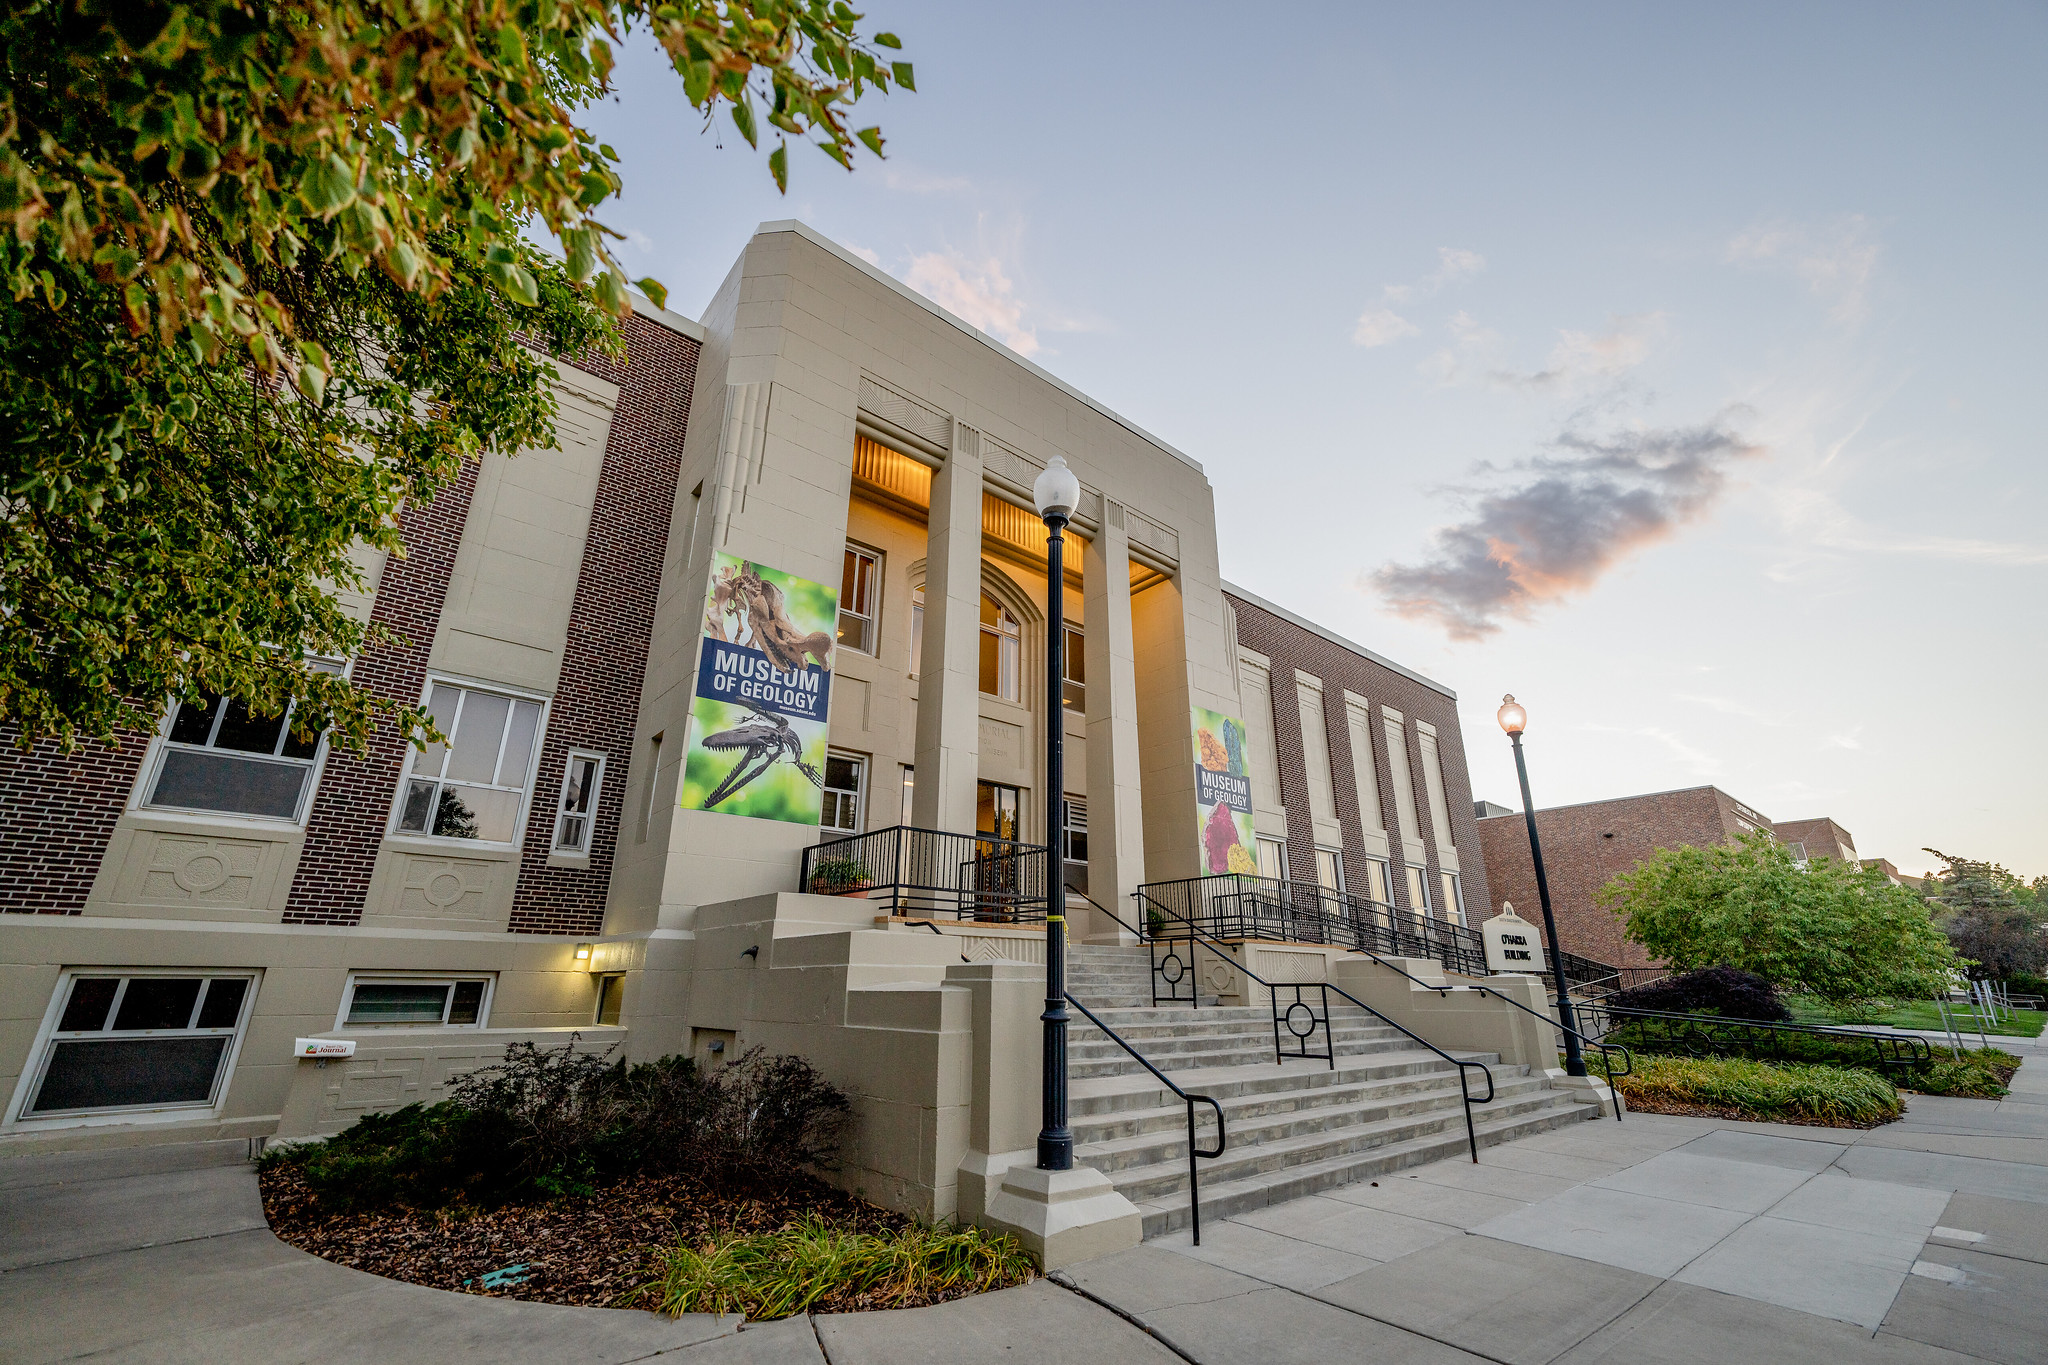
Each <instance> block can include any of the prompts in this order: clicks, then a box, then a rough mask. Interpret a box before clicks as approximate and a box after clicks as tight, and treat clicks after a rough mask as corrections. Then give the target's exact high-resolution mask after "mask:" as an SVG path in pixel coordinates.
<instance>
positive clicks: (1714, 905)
mask: <svg viewBox="0 0 2048 1365" xmlns="http://www.w3.org/2000/svg"><path fill="white" fill-rule="evenodd" d="M1600 902H1601V904H1603V905H1604V906H1606V907H1607V908H1608V909H1609V910H1611V911H1613V912H1614V913H1615V914H1617V915H1620V916H1622V917H1623V919H1625V920H1626V921H1627V933H1628V936H1629V937H1630V938H1632V939H1634V940H1635V941H1636V942H1637V943H1640V944H1642V945H1643V947H1644V948H1645V949H1647V950H1648V951H1649V952H1650V953H1651V954H1652V955H1653V956H1655V957H1658V958H1661V959H1663V960H1664V961H1665V962H1668V963H1669V964H1670V965H1671V966H1672V967H1673V968H1674V969H1676V970H1678V971H1692V970H1695V969H1698V968H1702V967H1714V966H1722V965H1726V966H1730V967H1739V968H1741V969H1742V970H1744V971H1748V972H1754V973H1756V975H1758V976H1760V977H1762V978H1763V979H1764V980H1766V981H1769V982H1771V983H1772V984H1773V985H1776V986H1779V987H1782V988H1787V989H1794V990H1800V991H1804V992H1807V993H1809V994H1812V995H1817V996H1819V997H1821V998H1822V999H1823V1000H1826V1001H1828V1002H1829V1003H1831V1004H1840V1005H1856V1004H1860V1003H1862V1002H1865V1001H1870V1000H1877V999H1888V998H1910V997H1920V998H1924V997H1927V996H1930V995H1933V994H1935V993H1936V992H1939V991H1943V990H1946V989H1947V988H1948V984H1949V980H1950V974H1951V973H1952V972H1953V971H1954V970H1955V969H1956V968H1957V967H1958V966H1959V963H1958V962H1957V960H1956V956H1955V953H1954V952H1953V951H1952V950H1951V949H1950V947H1949V944H1948V940H1947V939H1946V938H1945V937H1944V936H1943V935H1942V933H1941V931H1940V930H1939V929H1937V928H1936V927H1935V926H1934V923H1933V921H1932V920H1931V919H1930V918H1929V916H1928V913H1927V908H1926V906H1925V905H1924V904H1923V903H1922V902H1921V900H1920V898H1919V897H1918V896H1916V895H1915V894H1913V893H1912V892H1911V891H1909V890H1907V889H1906V888H1904V887H1902V886H1894V885H1893V884H1892V883H1891V881H1890V880H1889V879H1888V878H1886V877H1885V875H1884V874H1883V873H1882V872H1880V871H1877V870H1876V869H1875V868H1860V867H1857V866H1855V865H1853V864H1849V863H1843V862H1839V861H1837V860H1835V859H1833V858H1816V859H1813V860H1812V861H1811V862H1810V863H1808V864H1807V865H1806V866H1805V867H1803V868H1802V867H1801V866H1800V865H1799V864H1798V863H1797V862H1796V861H1794V859H1793V856H1792V851H1791V849H1789V848H1788V847H1786V846H1785V845H1784V844H1781V843H1779V842H1778V841H1777V840H1776V839H1774V838H1773V837H1772V836H1771V835H1770V833H1769V832H1768V831H1764V830H1755V831H1751V832H1750V833H1748V834H1746V835H1744V836H1743V837H1742V838H1741V839H1739V840H1735V841H1733V842H1730V843H1726V844H1716V845H1712V846H1710V847H1706V848H1698V847H1691V846H1686V847H1680V848H1666V849H1659V850H1658V851H1657V852H1656V853H1655V854H1654V855H1652V856H1651V857H1649V858H1647V859H1645V860H1644V861H1642V862H1640V863H1638V864H1636V866H1635V867H1634V868H1633V869H1631V870H1630V871H1628V872H1624V873H1622V874H1621V875H1619V876H1617V877H1616V878H1615V879H1614V880H1613V881H1611V882H1609V883H1608V884H1607V885H1606V886H1605V887H1604V888H1602V890H1601V892H1600Z"/></svg>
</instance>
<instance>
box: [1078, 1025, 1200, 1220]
mask: <svg viewBox="0 0 2048 1365" xmlns="http://www.w3.org/2000/svg"><path fill="white" fill-rule="evenodd" d="M1067 1003H1068V1004H1069V1005H1072V1006H1073V1007H1074V1008H1075V1009H1077V1010H1079V1011H1081V1013H1083V1014H1085V1015H1087V1016H1088V1022H1089V1023H1091V1024H1093V1025H1095V1027H1097V1028H1099V1029H1101V1030H1102V1034H1103V1036H1104V1037H1105V1038H1107V1039H1109V1040H1110V1041H1111V1042H1112V1043H1115V1044H1116V1045H1117V1046H1118V1047H1120V1048H1122V1049H1123V1050H1124V1051H1125V1052H1128V1053H1130V1054H1131V1056H1133V1057H1134V1058H1136V1059H1137V1062H1138V1065H1139V1066H1142V1067H1144V1068H1145V1069H1146V1070H1147V1071H1149V1072H1151V1073H1152V1077H1153V1079H1154V1080H1156V1081H1158V1082H1159V1083H1160V1084H1161V1085H1163V1086H1165V1087H1166V1088H1167V1089H1168V1090H1171V1091H1172V1092H1173V1093H1174V1094H1175V1095H1178V1096H1179V1097H1180V1100H1181V1103H1183V1104H1185V1105H1187V1107H1188V1213H1189V1215H1190V1216H1191V1217H1192V1218H1193V1219H1194V1233H1195V1238H1194V1240H1195V1245H1196V1246H1200V1245H1201V1244H1202V1173H1201V1171H1200V1170H1199V1169H1198V1168H1197V1166H1196V1164H1195V1158H1197V1157H1201V1158H1203V1159H1204V1160H1209V1161H1213V1160H1215V1159H1216V1158H1217V1157H1219V1156H1222V1155H1223V1148H1224V1145H1225V1143H1224V1133H1223V1106H1222V1105H1220V1104H1218V1103H1217V1102H1216V1101H1215V1100H1214V1099H1212V1098H1210V1097H1209V1096H1207V1095H1190V1094H1189V1093H1188V1092H1187V1091H1185V1090H1183V1089H1181V1088H1180V1087H1179V1086H1177V1085H1175V1084H1174V1083H1173V1082H1172V1081H1171V1080H1169V1079H1167V1075H1166V1073H1165V1072H1164V1071H1161V1070H1160V1069H1159V1068H1158V1067H1156V1066H1154V1065H1152V1063H1151V1062H1150V1061H1149V1060H1147V1059H1146V1057H1145V1054H1144V1053H1142V1052H1140V1051H1138V1049H1136V1048H1134V1047H1132V1046H1131V1045H1130V1043H1129V1041H1127V1040H1126V1039H1125V1038H1124V1036H1123V1035H1122V1034H1120V1033H1118V1032H1117V1031H1116V1030H1115V1029H1113V1028H1111V1027H1110V1026H1109V1025H1107V1024H1105V1023H1103V1022H1102V1020H1101V1019H1099V1018H1097V1017H1096V1014H1095V1011H1094V1010H1091V1009H1089V1008H1088V1007H1087V1006H1086V1005H1084V1004H1082V1003H1081V1002H1080V1001H1078V1000H1076V999H1075V998H1074V997H1073V995H1072V994H1071V993H1069V994H1068V996H1067ZM1197 1103H1200V1104H1206V1105H1208V1106H1209V1107H1210V1108H1211V1109H1214V1110H1215V1111H1216V1146H1215V1147H1214V1148H1213V1149H1211V1150H1208V1151H1204V1150H1203V1149H1202V1148H1200V1147H1198V1146H1196V1145H1195V1105H1196V1104H1197Z"/></svg>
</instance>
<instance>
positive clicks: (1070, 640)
mask: <svg viewBox="0 0 2048 1365" xmlns="http://www.w3.org/2000/svg"><path fill="white" fill-rule="evenodd" d="M1061 633H1062V635H1063V637H1064V638H1063V640H1062V641H1061V643H1062V644H1063V645H1064V648H1063V649H1061V651H1060V709H1061V710H1062V711H1071V712H1073V713H1074V714H1075V715H1077V716H1082V717H1085V716H1087V714H1088V683H1087V681H1086V679H1087V675H1088V663H1087V640H1088V637H1087V634H1086V632H1085V631H1083V630H1082V628H1081V627H1080V626H1077V625H1074V624H1072V623H1071V622H1062V623H1061ZM1077 666H1078V667H1079V670H1080V672H1079V675H1078V676H1077V675H1076V672H1075V669H1076V667H1077Z"/></svg>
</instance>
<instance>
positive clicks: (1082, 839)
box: [1060, 796, 1088, 891]
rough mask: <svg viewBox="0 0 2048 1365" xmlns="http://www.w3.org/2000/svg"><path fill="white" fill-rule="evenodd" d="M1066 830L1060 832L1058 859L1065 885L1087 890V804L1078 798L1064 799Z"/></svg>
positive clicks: (1077, 889)
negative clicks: (1063, 868)
mask: <svg viewBox="0 0 2048 1365" xmlns="http://www.w3.org/2000/svg"><path fill="white" fill-rule="evenodd" d="M1064 805H1065V808H1066V816H1067V819H1066V828H1065V829H1063V830H1061V831H1060V836H1061V839H1060V857H1061V859H1062V862H1063V863H1064V866H1065V870H1066V884H1067V886H1068V887H1070V888H1072V889H1073V890H1075V891H1086V890H1087V889H1088V802H1087V800H1086V799H1085V798H1083V797H1079V796H1070V797H1068V798H1067V799H1066V801H1065V803H1064Z"/></svg>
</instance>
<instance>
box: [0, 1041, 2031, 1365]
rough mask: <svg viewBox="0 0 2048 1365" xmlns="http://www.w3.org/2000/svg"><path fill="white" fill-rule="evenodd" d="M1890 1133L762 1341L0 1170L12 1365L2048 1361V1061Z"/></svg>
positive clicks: (218, 1211)
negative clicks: (2002, 1090)
mask: <svg viewBox="0 0 2048 1365" xmlns="http://www.w3.org/2000/svg"><path fill="white" fill-rule="evenodd" d="M2013 1050H2014V1051H2017V1052H2020V1053H2021V1054H2022V1055H2023V1056H2026V1057H2027V1058H2028V1059H2029V1061H2028V1065H2027V1066H2026V1067H2024V1068H2023V1069H2022V1070H2021V1072H2020V1074H2019V1076H2018V1077H2017V1078H2015V1083H2014V1087H2013V1094H2012V1095H2011V1096H2010V1097H2009V1098H2008V1099H2006V1100H2004V1101H2001V1102H1992V1101H1984V1100H1944V1099H1931V1098H1916V1099H1914V1100H1912V1101H1911V1108H1910V1110H1909V1112H1908V1114H1907V1117H1906V1118H1905V1119H1904V1120H1903V1121H1902V1122H1899V1123H1895V1124H1889V1125H1886V1126H1885V1127H1883V1128H1879V1129H1875V1130H1873V1131H1870V1132H1867V1133H1860V1132H1855V1131H1853V1130H1841V1129H1826V1128H1795V1127H1785V1126H1779V1125H1770V1124H1744V1123H1727V1122H1720V1121H1716V1120H1706V1119H1682V1118H1668V1117H1662V1116H1658V1115H1649V1114H1631V1115H1629V1116H1628V1119H1627V1121H1626V1122H1624V1123H1620V1124H1617V1123H1614V1122H1613V1121H1612V1120H1605V1121H1602V1122H1598V1123H1590V1122H1589V1123H1583V1124H1577V1125H1573V1126H1572V1127H1570V1128H1567V1129H1563V1130H1559V1131H1557V1132H1554V1133H1549V1134H1545V1135H1542V1136H1540V1137H1535V1138H1529V1139H1525V1140H1523V1141H1521V1142H1517V1143H1511V1144H1508V1145H1506V1146H1501V1147H1493V1148H1488V1149H1486V1150H1484V1151H1483V1152H1482V1153H1481V1154H1480V1155H1481V1161H1482V1163H1483V1164H1481V1165H1478V1166H1474V1165H1472V1164H1471V1163H1470V1162H1467V1161H1446V1162H1440V1163H1437V1164H1435V1165H1432V1166H1422V1167H1417V1168H1415V1169H1414V1170H1412V1171H1409V1172H1405V1173H1403V1174H1401V1175H1399V1176H1392V1177H1382V1178H1381V1179H1380V1180H1379V1181H1378V1182H1377V1183H1368V1184H1361V1185H1352V1186H1347V1187H1343V1188H1340V1189H1336V1190H1332V1191H1330V1192H1329V1193H1328V1194H1325V1195H1320V1196H1315V1197H1311V1198H1307V1199H1300V1200H1296V1201H1293V1202H1292V1203H1288V1204H1282V1205H1276V1206H1273V1207H1269V1208H1264V1209H1260V1210H1257V1211H1254V1212H1251V1213H1247V1214H1245V1215H1243V1216H1241V1217H1238V1218H1233V1219H1228V1220H1224V1221H1222V1222H1215V1223H1211V1224H1210V1225H1209V1226H1208V1227H1207V1228H1206V1229H1205V1230H1204V1236H1203V1245H1202V1246H1201V1247H1200V1248H1195V1247H1193V1246H1191V1245H1189V1242H1188V1237H1187V1234H1185V1233H1181V1234H1178V1235H1176V1236H1174V1237H1170V1238H1163V1239H1160V1240H1157V1241H1154V1242H1150V1243H1147V1244H1146V1245H1145V1246H1142V1247H1139V1248H1137V1249H1135V1250H1133V1251H1127V1252H1122V1253H1120V1254H1118V1255H1116V1256H1111V1257H1105V1258H1103V1259H1102V1260H1099V1261H1094V1262H1089V1263H1087V1264H1084V1265H1081V1266H1076V1267H1073V1268H1072V1269H1071V1270H1069V1271H1066V1272H1062V1273H1060V1274H1058V1275H1056V1276H1055V1277H1054V1278H1053V1280H1052V1281H1045V1280H1041V1281H1038V1282H1035V1283H1033V1284H1030V1285H1026V1286H1024V1287H1022V1288H1019V1289H1012V1290H1005V1291H1003V1292H1001V1293H997V1294H987V1295H983V1296H980V1297H978V1298H973V1299H965V1300H961V1301H959V1302H956V1303H950V1304H944V1305H941V1306H939V1307H936V1308H925V1309H911V1310H905V1311H901V1312H889V1313H866V1314H845V1315H819V1316H817V1317H815V1318H795V1319H791V1320H789V1321H786V1322H780V1323H765V1324H760V1325H757V1326H751V1327H745V1328H742V1326H741V1324H740V1323H739V1322H738V1321H737V1320H736V1319H731V1318H714V1317H702V1316H700V1317H694V1318H684V1319H682V1320H680V1321H670V1320H668V1319H665V1318H657V1317H654V1316H652V1315H650V1314H646V1313H639V1312H625V1311H612V1310H605V1309H583V1308H558V1307H552V1306H548V1305H542V1304H527V1303H518V1302H514V1301H510V1300H504V1299H486V1298H478V1297H474V1296H471V1295H464V1294H450V1293H445V1292H443V1291H440V1290H433V1289H423V1288H420V1287H418V1286H413V1285H405V1284H399V1283H396V1282H393V1281H389V1280H383V1279H379V1278H377V1277H375V1276H371V1275H365V1274H361V1273H359V1272H357V1271H352V1270H348V1269H345V1268H343V1267H341V1266H336V1265H333V1264H330V1263H328V1262H326V1261H321V1260H318V1259H316V1258H314V1257H311V1256H308V1255H306V1254H305V1253H303V1252H300V1251H298V1250H296V1249H294V1248H292V1247H289V1246H286V1245H284V1244H283V1243H281V1242H279V1241H278V1240H277V1239H276V1238H275V1237H273V1236H271V1234H270V1232H269V1230H268V1229H267V1228H266V1227H265V1226H264V1225H263V1219H262V1211H261V1208H260V1206H259V1205H258V1202H257V1199H256V1187H255V1179H254V1174H253V1172H252V1170H251V1169H250V1167H249V1166H248V1164H247V1162H246V1160H245V1156H246V1153H245V1151H244V1148H243V1145H242V1144H241V1143H202V1144H190V1145H186V1146H181V1147H161V1148H153V1149H143V1150H140V1151H124V1152H100V1153H82V1154H76V1155H69V1156H61V1157H20V1158H12V1159H8V1160H0V1360H6V1361H8V1362H10V1363H12V1362H21V1363H22V1365H30V1363H31V1362H45V1361H58V1360H75V1359H80V1358H85V1357H92V1358H94V1359H105V1360H113V1361H151V1362H157V1361H169V1362H176V1361H187V1360H190V1361H194V1362H200V1361H203V1362H205V1363H206V1365H235V1362H241V1361H248V1362H252V1363H253V1362H258V1361H261V1362H266V1363H267V1362H281V1361H282V1362H292V1361H307V1362H312V1361H322V1362H332V1361H354V1360H364V1361H376V1362H378V1365H403V1363H404V1362H410V1361H420V1362H423V1363H424V1362H432V1365H446V1362H447V1361H448V1360H449V1359H450V1358H451V1357H452V1358H476V1359H485V1360H491V1361H494V1362H524V1361H534V1362H541V1361H547V1362H557V1361H564V1360H573V1361H601V1362H628V1361H637V1360H648V1359H653V1358H657V1357H658V1358H661V1359H663V1360H674V1361H677V1362H687V1363H688V1365H739V1363H740V1362H784V1361H787V1362H801V1363H802V1365H827V1362H829V1365H921V1363H922V1362H931V1365H940V1363H941V1362H945V1363H947V1365H951V1363H952V1362H962V1363H963V1365H972V1363H974V1362H983V1361H989V1362H993V1361H998V1360H1005V1361H1016V1360H1020V1359H1029V1360H1030V1361H1032V1362H1033V1365H1098V1362H1099V1363H1100V1365H1110V1363H1111V1362H1118V1363H1121V1362H1158V1363H1159V1365H1172V1362H1173V1361H1174V1360H1175V1358H1176V1356H1178V1357H1179V1358H1180V1359H1185V1360H1192V1361H1196V1362H1200V1363H1201V1365H1226V1363H1227V1362H1237V1361H1243V1362H1246V1365H1285V1363H1286V1362H1290V1361H1303V1362H1308V1361H1314V1362H1318V1365H1326V1363H1327V1362H1332V1361H1349V1360H1361V1359H1366V1360H1373V1361H1376V1362H1379V1361H1385V1362H1390V1363H1398V1362H1443V1363H1448V1362H1473V1361H1496V1362H1504V1363H1505V1365H1525V1363H1526V1365H1547V1363H1548V1362H1552V1361H1559V1362H1567V1363H1568V1365H1587V1363H1588V1362H1597V1361H1614V1362H1695V1361H1696V1362H1709V1361H1711V1362H1715V1363H1716V1365H1722V1363H1723V1362H1729V1361H1745V1362H1746V1361H1774V1362H1775V1361H1785V1362H1802V1361H1813V1362H1816V1363H1818V1362H1831V1363H1832V1362H1837V1361H1846V1362H1862V1361H1871V1362H1892V1363H1899V1365H1903V1363H1904V1362H1926V1363H1927V1365H1933V1363H1934V1362H1946V1363H1947V1365H1965V1363H1966V1362H1970V1361H1987V1362H1999V1365H2033V1363H2034V1362H2043V1363H2044V1365H2048V1047H2044V1046H2042V1045H2041V1044H2039V1043H2033V1042H2021V1043H2018V1044H2017V1045H2016V1046H2014V1047H2013Z"/></svg>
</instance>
